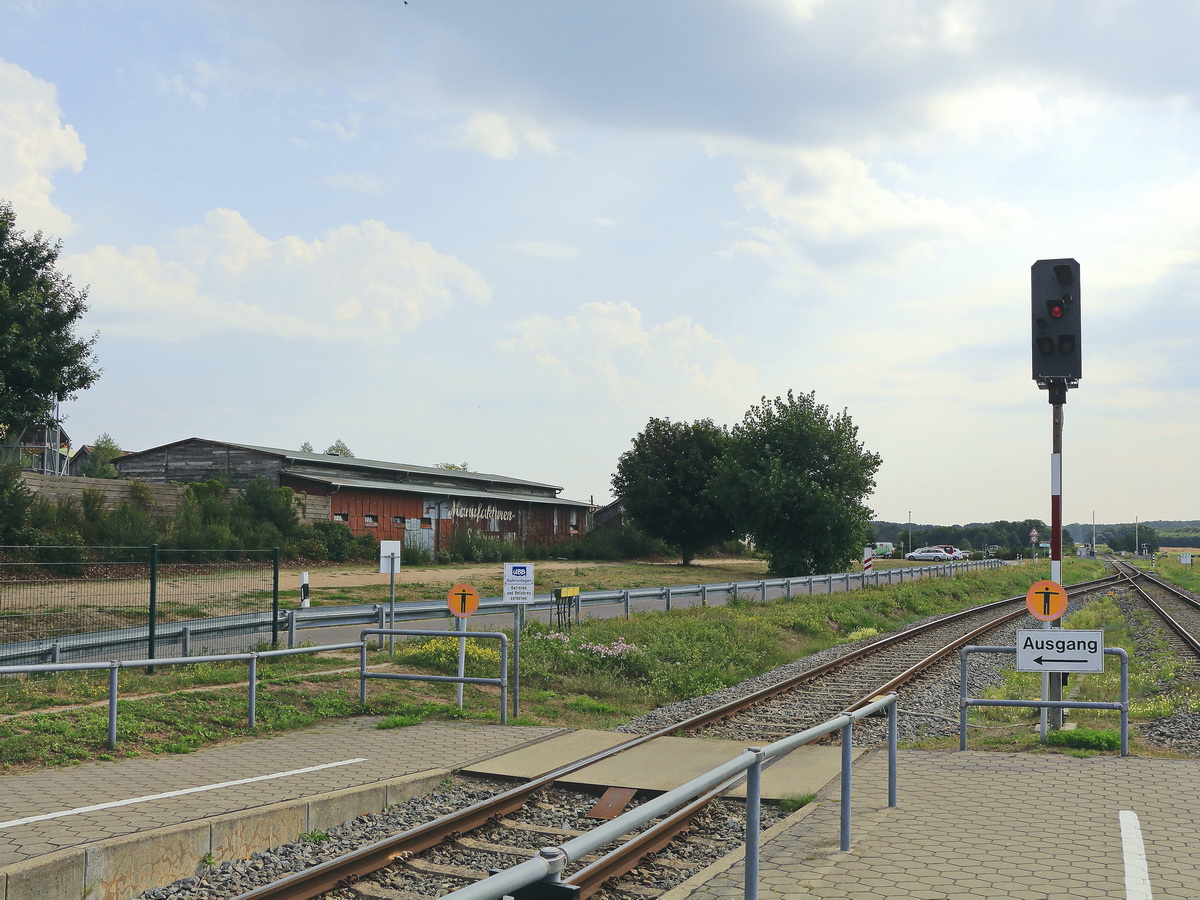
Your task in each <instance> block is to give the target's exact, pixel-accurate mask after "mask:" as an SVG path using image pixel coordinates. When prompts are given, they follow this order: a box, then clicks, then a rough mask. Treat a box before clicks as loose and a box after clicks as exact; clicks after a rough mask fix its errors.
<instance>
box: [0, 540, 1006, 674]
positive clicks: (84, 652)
mask: <svg viewBox="0 0 1200 900" xmlns="http://www.w3.org/2000/svg"><path fill="white" fill-rule="evenodd" d="M1001 565H1003V563H1002V562H1001V561H1000V560H994V559H990V560H976V561H971V562H956V563H939V564H937V565H930V566H910V567H903V568H895V569H884V570H878V571H872V572H841V573H837V574H828V575H811V576H805V577H797V578H769V579H757V580H753V581H736V582H716V583H712V584H696V585H671V586H667V587H651V588H630V589H627V590H604V591H583V592H581V593H580V594H579V595H578V596H576V597H575V598H574V606H573V618H574V620H575V621H576V622H579V621H580V620H581V619H582V615H583V610H584V609H585V608H599V607H608V606H616V605H620V606H621V607H622V614H623V615H624V616H625V618H629V617H630V616H631V615H632V613H633V607H634V604H637V603H662V604H664V606H665V608H666V609H667V610H668V611H670V610H671V609H673V608H674V606H675V604H676V603H677V602H678V601H680V600H685V599H692V600H696V599H698V600H699V601H700V604H701V605H707V604H708V603H709V601H710V600H716V599H723V600H725V601H738V600H748V599H757V600H759V601H766V600H768V599H779V598H783V599H789V600H790V599H792V598H793V597H795V596H797V595H798V594H804V595H812V594H815V593H817V592H818V590H820V591H821V592H829V593H832V592H833V591H834V590H851V589H853V588H863V587H868V586H881V585H885V584H903V583H904V582H905V581H911V580H913V579H915V578H926V577H931V576H950V575H956V574H960V573H962V572H967V571H972V570H978V569H992V568H996V567H998V566H1001ZM276 572H277V569H276ZM272 595H273V600H272V610H271V611H268V610H262V611H258V612H248V613H243V614H238V615H228V616H216V617H208V618H203V619H192V620H186V621H174V622H162V621H160V622H159V623H158V624H157V625H156V628H155V630H154V638H153V640H154V644H155V646H156V647H162V646H172V647H176V648H178V649H179V652H180V654H181V655H183V656H187V655H189V653H190V652H191V650H192V647H193V646H194V645H195V644H196V643H197V642H202V643H204V644H206V645H212V644H217V643H220V642H223V641H231V640H235V639H246V640H248V639H250V638H251V637H253V638H255V639H259V640H261V639H264V638H265V636H266V635H268V634H269V635H270V636H271V640H272V642H273V643H275V642H277V640H278V639H279V638H280V637H281V636H282V635H283V634H286V639H287V646H288V648H294V647H295V646H296V642H297V632H298V631H300V630H302V629H311V628H333V627H339V626H363V625H365V626H374V627H375V628H385V627H391V628H394V627H395V625H396V623H397V622H417V621H431V620H448V619H450V618H451V613H450V611H449V610H448V609H447V608H446V604H445V603H442V602H433V601H417V602H411V601H410V602H404V603H402V604H397V605H396V606H395V609H394V611H390V610H389V609H388V607H387V606H386V605H384V604H379V603H375V604H370V605H365V604H364V605H358V606H321V607H307V608H303V609H279V608H278V577H277V575H276V578H275V582H274V586H273V590H272ZM557 608H558V607H557V606H556V604H555V600H554V596H553V595H552V594H542V595H538V596H535V597H534V601H533V603H530V604H527V605H526V606H525V609H526V610H527V611H529V612H545V613H547V614H548V615H550V616H553V615H554V614H555V611H556V609H557ZM389 612H391V615H389ZM511 613H512V606H510V605H508V604H505V602H504V599H503V598H502V597H485V598H483V599H481V600H480V603H479V609H478V610H477V611H476V616H482V615H488V614H493V615H496V614H502V615H509V614H511ZM148 640H149V632H148V628H147V626H144V625H140V626H130V627H128V628H121V629H112V630H108V631H99V632H91V633H82V634H62V635H55V636H53V637H48V638H40V639H31V640H25V641H21V642H17V643H8V644H0V660H2V661H4V662H5V663H6V664H10V665H14V664H21V663H24V662H34V661H36V662H42V663H51V662H68V661H78V660H82V659H94V658H95V657H96V656H103V657H106V658H119V657H122V656H124V655H125V654H127V653H128V654H139V653H140V652H144V651H141V650H140V649H139V648H143V647H145V646H146V645H147V642H148ZM147 655H152V654H147Z"/></svg>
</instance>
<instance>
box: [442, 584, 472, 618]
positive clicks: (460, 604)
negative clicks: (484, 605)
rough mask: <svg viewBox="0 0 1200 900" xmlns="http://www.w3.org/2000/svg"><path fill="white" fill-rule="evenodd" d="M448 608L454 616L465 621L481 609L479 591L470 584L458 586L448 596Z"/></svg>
mask: <svg viewBox="0 0 1200 900" xmlns="http://www.w3.org/2000/svg"><path fill="white" fill-rule="evenodd" d="M446 606H447V607H449V609H450V612H452V613H454V615H456V616H458V617H459V618H460V619H465V618H467V617H469V616H471V615H473V614H474V612H475V610H477V609H479V591H477V590H475V588H473V587H471V586H470V585H469V584H456V585H455V586H454V587H452V588H450V593H449V594H447V595H446Z"/></svg>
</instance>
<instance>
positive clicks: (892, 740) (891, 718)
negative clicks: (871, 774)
mask: <svg viewBox="0 0 1200 900" xmlns="http://www.w3.org/2000/svg"><path fill="white" fill-rule="evenodd" d="M898 719H899V714H898V712H897V709H896V701H895V700H893V701H892V705H891V706H889V707H888V806H892V807H894V806H895V805H896V743H897V741H898V739H899V731H900V729H899V727H898V726H899V721H898Z"/></svg>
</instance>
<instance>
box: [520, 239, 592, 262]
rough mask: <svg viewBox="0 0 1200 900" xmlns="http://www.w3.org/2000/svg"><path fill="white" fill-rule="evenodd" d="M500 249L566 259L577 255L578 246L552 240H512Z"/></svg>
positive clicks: (535, 257) (527, 254) (546, 257)
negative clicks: (569, 245)
mask: <svg viewBox="0 0 1200 900" xmlns="http://www.w3.org/2000/svg"><path fill="white" fill-rule="evenodd" d="M501 249H502V250H511V251H513V252H514V253H519V254H521V255H522V256H531V257H533V258H534V259H558V260H568V259H575V257H577V256H579V248H578V247H568V246H566V245H565V244H556V243H554V242H552V241H514V242H513V243H511V244H504V245H502V247H501Z"/></svg>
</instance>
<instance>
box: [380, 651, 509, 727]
mask: <svg viewBox="0 0 1200 900" xmlns="http://www.w3.org/2000/svg"><path fill="white" fill-rule="evenodd" d="M372 634H374V635H378V636H379V639H380V646H382V645H383V638H384V637H386V636H389V635H395V636H397V637H399V636H405V637H452V638H459V639H460V640H461V639H463V638H465V637H466V635H467V632H463V631H427V630H424V629H423V630H421V631H416V630H413V629H407V630H406V629H396V628H367V629H364V631H363V633H362V641H361V644H362V649H361V650H360V656H359V685H358V699H359V702H361V703H364V704H365V703H366V702H367V679H368V678H390V679H393V680H396V681H439V682H446V681H448V682H453V683H456V684H491V685H495V686H496V687H498V688H500V724H501V725H507V724H508V635H507V634H501V633H500V632H498V631H472V632H470V637H471V640H474V639H476V638H495V639H496V640H498V641H499V642H500V675H499V677H498V678H474V677H471V676H467V675H462V676H455V675H416V674H410V673H401V672H368V671H367V636H368V635H372ZM513 704H514V706H515V705H516V698H515V697H514V698H513Z"/></svg>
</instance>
